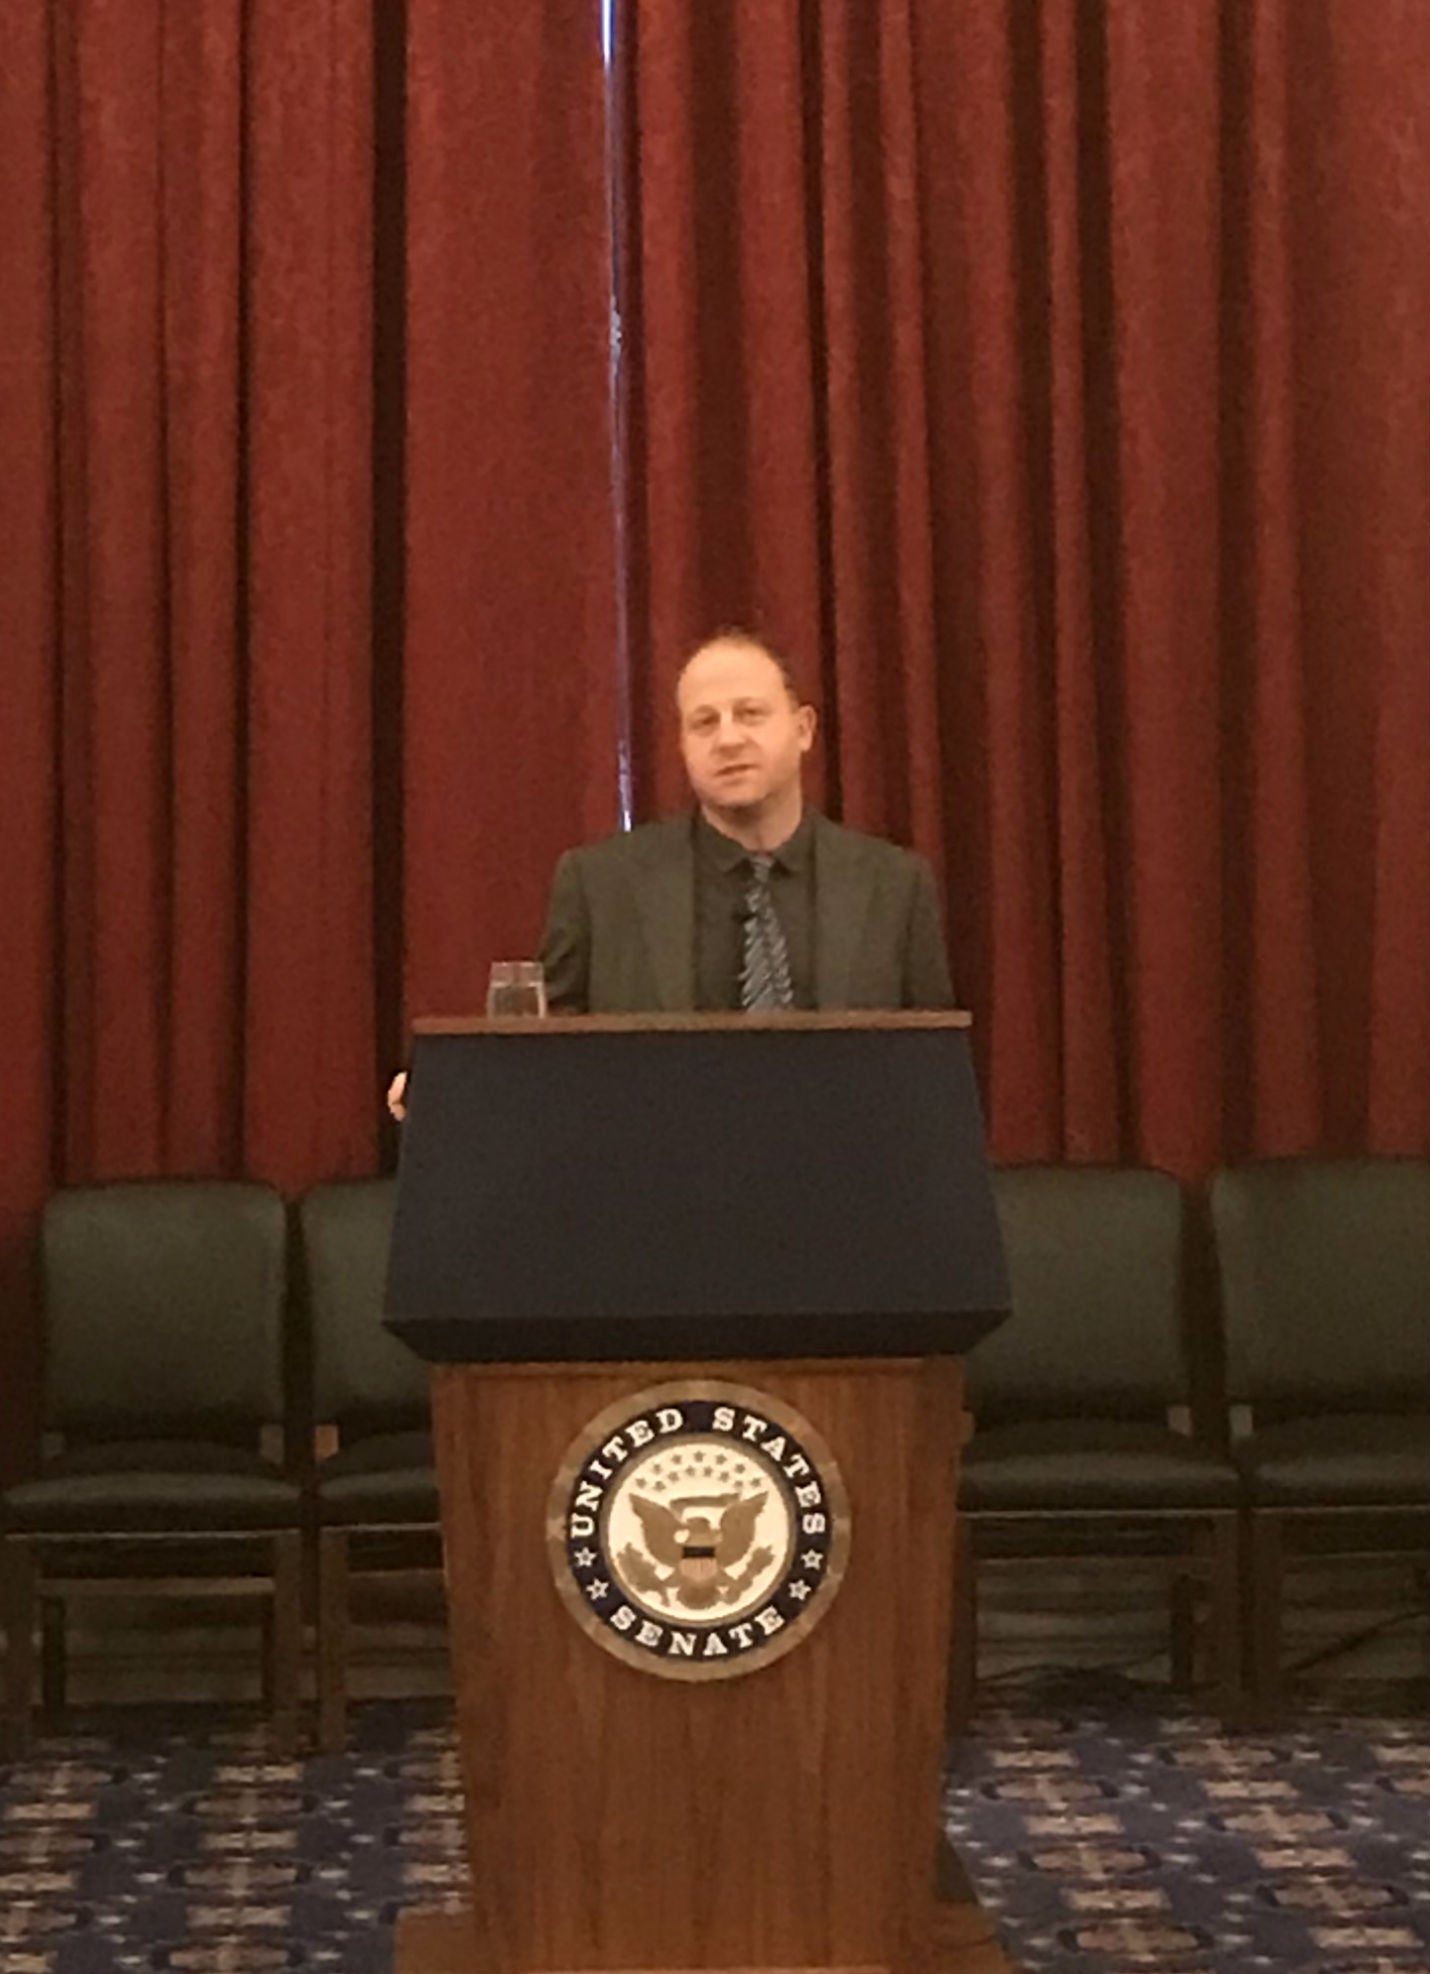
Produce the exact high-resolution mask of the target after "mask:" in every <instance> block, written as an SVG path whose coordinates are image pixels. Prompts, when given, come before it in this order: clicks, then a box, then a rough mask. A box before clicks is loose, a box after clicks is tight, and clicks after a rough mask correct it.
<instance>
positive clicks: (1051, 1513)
mask: <svg viewBox="0 0 1430 1974" xmlns="http://www.w3.org/2000/svg"><path fill="white" fill-rule="evenodd" d="M994 1190H995V1197H996V1200H997V1205H998V1214H999V1220H1000V1222H1001V1225H1002V1229H1003V1238H1004V1243H1005V1246H1006V1250H1007V1255H1008V1267H1009V1273H1010V1277H1011V1284H1012V1310H1013V1313H1012V1315H1011V1317H1010V1318H1009V1320H1008V1322H1007V1323H1006V1324H1004V1325H1003V1327H1002V1328H1001V1329H999V1330H997V1331H996V1332H995V1333H994V1334H993V1335H992V1336H991V1337H989V1338H987V1339H986V1340H985V1341H984V1342H983V1343H981V1344H980V1345H979V1347H978V1349H977V1350H976V1351H974V1352H973V1354H972V1356H971V1357H970V1359H969V1397H968V1403H969V1409H970V1411H971V1413H972V1415H973V1422H974V1424H973V1431H972V1434H971V1436H970V1438H969V1440H968V1442H967V1444H966V1445H965V1447H964V1453H963V1463H962V1475H961V1480H960V1487H959V1523H960V1540H961V1554H960V1558H959V1565H960V1566H959V1569H958V1571H957V1572H956V1594H957V1595H958V1598H959V1605H960V1610H959V1621H958V1625H957V1629H956V1634H955V1637H956V1654H955V1663H954V1680H953V1688H954V1706H953V1713H952V1718H953V1719H954V1720H955V1721H958V1720H960V1719H961V1718H962V1717H963V1716H964V1715H965V1714H966V1711H967V1708H968V1705H969V1703H970V1701H971V1696H972V1689H973V1683H974V1679H975V1675H976V1664H975V1652H976V1634H977V1606H976V1575H977V1566H978V1563H979V1562H980V1561H981V1560H983V1559H986V1558H992V1557H1005V1558H1006V1557H1019V1558H1028V1559H1032V1558H1039V1559H1044V1558H1052V1557H1065V1556H1083V1557H1094V1558H1096V1557H1103V1558H1110V1559H1120V1558H1125V1557H1129V1556H1135V1557H1160V1558H1165V1559H1166V1561H1167V1566H1168V1572H1169V1577H1170V1580H1171V1584H1172V1589H1173V1595H1172V1603H1171V1610H1172V1613H1173V1619H1174V1622H1173V1627H1172V1636H1173V1669H1174V1675H1175V1676H1176V1677H1178V1678H1179V1680H1184V1681H1186V1680H1189V1679H1190V1677H1191V1671H1192V1666H1191V1652H1190V1646H1189V1640H1190V1637H1191V1625H1190V1622H1189V1618H1190V1601H1189V1600H1190V1595H1191V1592H1192V1591H1193V1589H1194V1587H1195V1586H1196V1585H1198V1584H1200V1585H1202V1586H1204V1587H1205V1588H1206V1590H1207V1591H1208V1592H1209V1598H1208V1603H1209V1609H1210V1617H1211V1624H1210V1635H1211V1639H1212V1643H1213V1647H1214V1653H1213V1656H1214V1661H1215V1671H1216V1678H1217V1682H1218V1685H1219V1688H1220V1698H1221V1701H1222V1704H1223V1706H1224V1707H1225V1708H1226V1710H1227V1711H1233V1710H1234V1707H1235V1699H1236V1689H1237V1685H1238V1665H1239V1651H1238V1643H1237V1621H1238V1609H1237V1493H1238V1483H1237V1475H1236V1471H1235V1469H1234V1468H1233V1467H1232V1465H1231V1464H1230V1462H1229V1461H1228V1459H1227V1458H1226V1455H1225V1452H1224V1450H1223V1448H1222V1447H1221V1446H1220V1445H1219V1444H1218V1443H1217V1439H1216V1435H1215V1433H1214V1432H1212V1431H1208V1430H1205V1421H1199V1423H1201V1424H1202V1425H1203V1427H1204V1430H1203V1431H1202V1432H1200V1433H1198V1434H1196V1435H1194V1434H1193V1433H1192V1432H1191V1431H1188V1430H1179V1429H1174V1427H1173V1424H1172V1423H1170V1421H1171V1420H1172V1419H1173V1418H1174V1417H1175V1416H1176V1414H1177V1412H1178V1410H1179V1409H1180V1411H1181V1412H1182V1413H1183V1414H1184V1415H1185V1417H1184V1421H1183V1423H1186V1424H1188V1425H1189V1424H1190V1423H1191V1421H1190V1413H1191V1406H1190V1396H1191V1393H1192V1389H1193V1377H1192V1353H1191V1348H1190V1346H1191V1341H1192V1339H1191V1335H1190V1331H1191V1316H1190V1312H1189V1297H1188V1295H1187V1291H1186V1283H1187V1241H1188V1217H1187V1204H1186V1200H1185V1198H1184V1195H1183V1192H1182V1188H1181V1187H1180V1186H1179V1185H1178V1183H1177V1181H1176V1180H1175V1179H1172V1178H1170V1177H1168V1176H1167V1174H1165V1173H1162V1172H1154V1171H1145V1170H1129V1169H1124V1168H1120V1167H1112V1166H1103V1167H1100V1166H1052V1165H1030V1166H1021V1167H1008V1168H1004V1169H1002V1170H999V1171H997V1172H996V1173H995V1174H994Z"/></svg>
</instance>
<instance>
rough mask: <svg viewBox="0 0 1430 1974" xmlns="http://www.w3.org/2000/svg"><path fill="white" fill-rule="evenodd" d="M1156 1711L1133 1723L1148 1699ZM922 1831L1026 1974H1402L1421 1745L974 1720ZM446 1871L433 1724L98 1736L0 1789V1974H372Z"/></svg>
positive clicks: (383, 1713)
mask: <svg viewBox="0 0 1430 1974" xmlns="http://www.w3.org/2000/svg"><path fill="white" fill-rule="evenodd" d="M1159 1697H1160V1696H1159ZM946 1817H947V1824H948V1830H949V1835H950V1837H951V1838H952V1840H953V1842H954V1843H955V1845H956V1846H957V1847H958V1849H959V1850H960V1851H961V1853H962V1855H963V1857H964V1860H965V1862H966V1864H967V1865H968V1867H969V1870H970V1872H971V1873H972V1875H973V1877H974V1879H975V1881H976V1883H977V1884H978V1887H979V1890H980V1893H981V1894H982V1896H983V1898H984V1900H985V1903H986V1904H987V1906H988V1907H989V1909H990V1911H991V1912H992V1914H993V1916H994V1917H995V1919H996V1921H997V1923H998V1925H999V1928H1000V1931H1001V1932H1002V1935H1003V1938H1004V1941H1005V1944H1006V1946H1007V1948H1008V1950H1009V1951H1010V1953H1011V1954H1012V1956H1013V1958H1014V1960H1015V1962H1016V1963H1017V1964H1018V1965H1019V1966H1021V1967H1023V1968H1025V1969H1027V1970H1028V1971H1029V1974H1233V1971H1234V1974H1430V1729H1427V1727H1426V1725H1425V1724H1424V1722H1423V1719H1417V1718H1415V1717H1414V1716H1412V1715H1409V1714H1404V1715H1400V1714H1390V1713H1387V1714H1385V1715H1384V1716H1383V1717H1365V1718H1361V1717H1351V1716H1347V1715H1338V1714H1333V1713H1317V1714H1314V1715H1306V1716H1304V1717H1303V1718H1301V1719H1300V1720H1298V1721H1297V1722H1296V1724H1295V1725H1294V1726H1293V1727H1292V1728H1290V1729H1288V1730H1287V1731H1286V1732H1285V1733H1281V1734H1275V1735H1244V1736H1241V1735H1238V1736H1229V1735H1226V1734H1224V1733H1222V1732H1221V1731H1220V1730H1219V1728H1218V1727H1217V1725H1216V1724H1215V1723H1214V1722H1213V1721H1211V1720H1210V1719H1208V1718H1206V1717H1204V1716H1201V1715H1198V1714H1197V1713H1195V1712H1193V1711H1191V1710H1187V1711H1172V1710H1168V1709H1167V1708H1166V1706H1165V1705H1163V1706H1162V1707H1161V1709H1160V1711H1155V1712H1154V1711H1151V1710H1150V1709H1149V1707H1148V1705H1147V1703H1146V1701H1145V1700H1139V1698H1138V1696H1137V1695H1135V1694H1133V1695H1131V1696H1129V1695H1121V1696H1118V1697H1116V1698H1114V1699H1111V1700H1108V1699H1106V1698H1104V1699H1102V1700H1097V1701H1093V1700H1087V1699H1084V1700H1082V1701H1078V1700H1077V1699H1076V1698H1075V1697H1073V1698H1069V1699H1067V1700H1066V1701H1064V1702H1061V1703H1054V1702H1052V1701H1050V1700H1049V1699H1048V1698H1047V1696H1046V1695H1044V1696H1041V1697H1039V1696H1036V1695H1034V1696H1024V1697H1023V1698H1022V1699H1014V1700H1012V1701H1010V1702H1008V1703H1005V1704H1004V1705H1003V1706H1001V1707H1000V1708H998V1709H997V1710H986V1711H984V1712H983V1713H982V1714H981V1716H980V1717H979V1719H978V1721H977V1723H976V1725H975V1728H974V1731H973V1732H972V1733H971V1734H970V1735H969V1736H968V1738H967V1739H966V1740H965V1741H964V1742H963V1743H962V1744H961V1746H960V1747H959V1748H958V1750H957V1751H956V1752H955V1755H954V1758H953V1760H952V1763H951V1767H950V1774H949V1784H948V1793H947V1800H946ZM465 1873H466V1865H465V1860H464V1858H463V1855H462V1838H461V1801H460V1796H459V1793H458V1780H457V1766H456V1756H455V1749H454V1744H453V1739H452V1734H451V1728H450V1725H449V1722H448V1720H447V1718H446V1716H445V1714H444V1712H443V1711H442V1710H441V1709H440V1708H435V1707H433V1706H430V1705H428V1706H425V1707H416V1706H414V1707H408V1708H403V1707H399V1706H392V1705H388V1706H378V1707H369V1708H364V1709H360V1710H359V1711H358V1712H357V1714H356V1716H355V1729H354V1735H353V1747H352V1749H351V1751H350V1752H349V1753H348V1754H347V1755H345V1756H342V1757H319V1756H313V1757H310V1758H308V1759H306V1760H300V1761H295V1762H279V1761H274V1760H273V1759H272V1758H271V1756H270V1755H269V1753H268V1752H267V1750H266V1747H265V1742H264V1737H263V1734H262V1731H261V1729H259V1728H258V1727H256V1726H254V1725H247V1726H245V1725H243V1724H237V1725H235V1724H234V1723H233V1722H232V1721H231V1720H229V1721H224V1720H222V1719H219V1718H217V1717H216V1716H213V1715H206V1716H204V1717H203V1718H202V1719H201V1720H200V1719H197V1718H188V1719H186V1718H182V1717H180V1716H179V1715H177V1714H171V1715H169V1716H168V1717H167V1718H165V1719H162V1720H161V1719H157V1718H155V1717H153V1716H144V1715H135V1714H132V1713H131V1712H130V1711H129V1710H115V1711H114V1712H112V1713H109V1714H104V1715H95V1716H93V1717H91V1718H90V1719H88V1720H87V1721H84V1722H81V1723H80V1725H79V1726H78V1727H77V1728H76V1730H75V1731H73V1732H71V1733H68V1734H66V1735H64V1736H57V1737H53V1738H50V1739H47V1740H43V1741H41V1742H40V1743H39V1744H38V1746H37V1748H36V1751H35V1754H34V1755H33V1757H32V1758H30V1759H29V1760H27V1761H25V1762H23V1763H20V1764H17V1765H15V1766H13V1767H11V1768H9V1769H0V1974H119V1970H125V1971H126V1974H128V1970H141V1969H142V1970H159V1971H160V1974H162V1970H174V1974H180V1971H181V1970H182V1974H249V1971H250V1970H252V1974H258V1971H259V1970H268V1969H274V1970H277V1969H323V1968H332V1969H340V1970H342V1974H387V1970H388V1969H389V1968H390V1966H391V1959H392V1928H393V1924H394V1921H395V1918H396V1915H397V1913H398V1912H399V1911H400V1910H401V1909H402V1908H403V1907H404V1906H407V1905H416V1904H420V1905H433V1904H457V1903H460V1901H461V1895H462V1890H463V1886H464V1883H465Z"/></svg>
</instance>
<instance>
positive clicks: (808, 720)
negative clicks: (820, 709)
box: [799, 705, 819, 754]
mask: <svg viewBox="0 0 1430 1974" xmlns="http://www.w3.org/2000/svg"><path fill="white" fill-rule="evenodd" d="M799 722H800V736H799V751H800V753H801V754H807V753H808V752H809V750H810V748H811V747H813V745H814V736H815V734H816V733H817V732H818V730H819V715H818V713H816V712H815V710H814V708H813V707H812V706H809V705H805V706H801V707H800V709H799Z"/></svg>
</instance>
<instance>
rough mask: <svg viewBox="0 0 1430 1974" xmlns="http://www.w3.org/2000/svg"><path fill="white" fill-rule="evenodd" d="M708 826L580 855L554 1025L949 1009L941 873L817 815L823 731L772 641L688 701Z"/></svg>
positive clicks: (571, 866)
mask: <svg viewBox="0 0 1430 1974" xmlns="http://www.w3.org/2000/svg"><path fill="white" fill-rule="evenodd" d="M676 706H677V711H678V714H679V720H680V746H681V753H682V755H683V757H684V761H685V771H686V774H687V776H688V777H689V781H690V787H691V791H692V793H693V795H694V797H695V803H696V808H695V814H694V815H693V816H680V817H676V818H674V819H673V820H671V821H667V822H659V823H647V824H645V825H643V826H642V827H641V828H639V829H634V830H631V831H629V832H628V833H625V834H622V835H619V836H614V837H610V838H607V839H606V840H605V841H604V842H601V843H593V844H587V845H586V846H584V847H583V848H581V849H578V850H568V851H567V852H566V854H565V856H563V857H562V858H561V861H560V862H559V864H558V865H557V868H556V876H555V879H554V881H553V884H552V891H551V904H550V910H549V913H548V916H547V924H546V934H545V937H544V939H543V940H542V946H541V958H542V962H543V964H544V967H545V970H546V980H547V995H548V1000H549V1004H550V1005H551V1007H552V1008H554V1009H559V1010H563V1011H565V1012H568V1013H577V1012H589V1013H592V1014H608V1013H621V1012H639V1011H643V1010H662V1011H678V1010H682V1009H689V1008H700V1009H738V1008H746V1009H750V1010H760V1009H766V1008H778V1007H797V1008H946V1007H951V1006H952V1005H953V988H952V984H951V982H950V980H949V972H948V961H947V957H946V955H945V951H944V943H943V933H942V930H941V927H940V923H939V911H938V903H937V897H936V893H935V890H934V881H933V874H932V872H931V871H930V869H929V867H928V865H927V864H926V863H925V862H924V861H923V859H922V858H921V857H916V856H914V855H913V854H912V853H911V852H910V851H907V850H901V849H899V848H897V847H896V846H895V845H893V844H891V843H884V842H881V841H880V840H879V839H878V838H876V837H871V836H863V835H859V834H857V833H856V832H855V831H853V830H849V829H843V828H841V827H840V826H839V825H838V824H836V823H832V822H830V821H829V819H828V818H827V817H825V816H823V815H821V814H819V813H818V811H816V810H814V809H811V808H810V807H809V806H808V805H807V803H806V802H805V799H804V791H803V787H802V772H803V767H804V760H805V757H806V755H807V754H808V753H809V750H810V748H811V747H812V745H813V744H814V733H815V723H816V716H815V711H814V708H813V707H812V706H810V705H807V704H805V703H804V702H803V701H802V699H801V697H800V694H799V692H798V690H797V689H796V687H795V684H794V681H793V679H792V678H791V676H790V673H789V671H788V669H787V668H786V666H785V665H784V664H783V662H782V661H781V660H780V659H779V658H778V657H777V656H776V654H775V653H774V652H772V651H771V650H770V649H769V648H768V646H766V645H765V644H763V643H762V642H761V641H760V640H759V639H758V638H755V637H753V636H750V635H749V634H747V633H745V632H740V631H727V632H722V633H721V634H720V635H718V636H717V637H714V638H712V639H711V640H709V642H708V643H705V644H702V645H701V646H700V648H699V649H698V650H697V651H696V652H695V653H694V654H693V655H692V656H691V658H690V659H689V660H688V661H687V663H686V665H685V667H684V669H683V671H682V672H681V674H680V678H679V682H678V684H677V687H676Z"/></svg>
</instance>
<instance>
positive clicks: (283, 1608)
mask: <svg viewBox="0 0 1430 1974" xmlns="http://www.w3.org/2000/svg"><path fill="white" fill-rule="evenodd" d="M302 1656H303V1538H302V1536H301V1535H300V1534H299V1533H298V1531H297V1529H284V1530H283V1531H282V1532H281V1533H280V1534H277V1535H275V1536H274V1537H273V1633H272V1658H271V1668H270V1673H269V1691H270V1693H271V1695H272V1699H271V1719H272V1725H273V1742H274V1746H275V1748H276V1749H277V1751H278V1752H279V1753H280V1754H282V1755H292V1754H294V1753H296V1751H297V1747H298V1687H299V1680H300V1675H301V1667H302Z"/></svg>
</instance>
